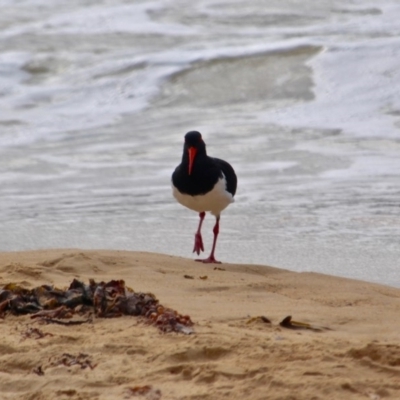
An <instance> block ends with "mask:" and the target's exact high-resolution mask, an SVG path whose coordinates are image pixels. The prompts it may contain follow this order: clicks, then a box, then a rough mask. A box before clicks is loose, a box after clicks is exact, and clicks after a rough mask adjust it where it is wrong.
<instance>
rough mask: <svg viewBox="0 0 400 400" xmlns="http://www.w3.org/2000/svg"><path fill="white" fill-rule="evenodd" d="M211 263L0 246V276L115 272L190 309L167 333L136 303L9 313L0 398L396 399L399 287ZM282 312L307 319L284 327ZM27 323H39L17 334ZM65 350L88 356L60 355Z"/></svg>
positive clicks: (83, 276) (62, 279) (23, 281)
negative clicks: (52, 313)
mask: <svg viewBox="0 0 400 400" xmlns="http://www.w3.org/2000/svg"><path fill="white" fill-rule="evenodd" d="M215 267H216V266H215V265H203V264H200V263H195V262H194V261H192V260H189V259H184V258H177V257H171V256H165V255H161V254H152V253H137V252H124V251H105V250H104V251H85V250H76V249H72V250H48V251H47V250H46V251H33V252H15V253H1V254H0V284H1V287H3V286H4V285H5V284H7V283H10V282H13V283H17V284H19V285H22V286H24V287H27V288H33V287H35V286H39V285H42V284H52V285H55V286H56V287H59V288H63V287H67V286H68V285H69V283H70V282H71V281H72V279H74V278H77V279H80V280H83V281H87V280H88V279H89V278H94V279H96V280H97V281H100V280H110V279H124V280H125V282H126V284H127V285H128V286H130V287H132V288H133V289H134V290H135V291H141V292H152V293H153V294H154V295H155V296H156V297H157V298H158V299H159V300H160V303H162V304H163V305H165V306H168V307H171V308H173V309H176V310H177V311H178V312H180V313H182V314H188V315H189V316H190V317H191V319H192V320H193V322H194V326H193V329H194V331H195V333H194V334H190V335H185V334H182V333H174V332H173V333H166V334H163V333H161V332H160V331H159V330H158V329H157V327H155V326H152V325H148V324H146V323H145V322H144V320H143V318H140V317H133V316H122V317H119V318H95V319H94V320H93V322H90V323H86V324H82V325H79V326H62V325H56V324H43V323H42V324H40V323H39V322H38V321H36V320H34V319H31V318H30V316H29V315H25V316H14V315H11V314H6V315H3V316H2V318H0V332H1V338H2V341H1V344H0V388H1V395H0V398H1V399H10V400H11V399H26V400H28V399H31V400H33V399H35V400H36V399H40V400H47V399H48V400H53V399H59V400H60V399H125V398H143V399H151V400H155V399H215V400H218V399H304V400H306V399H307V400H310V399H374V400H376V399H399V398H400V344H399V339H400V319H399V318H398V316H399V310H400V290H399V289H396V288H391V287H386V286H380V285H377V284H370V283H366V282H361V281H353V280H348V279H342V278H338V277H332V276H326V275H320V274H316V273H295V272H290V271H286V270H282V269H277V268H272V267H267V266H258V265H235V264H221V265H218V266H217V267H218V268H221V269H214V268H215ZM185 276H186V277H185ZM289 315H291V316H292V319H293V321H296V322H302V323H305V324H309V325H305V326H304V327H303V329H302V325H294V327H296V328H298V329H291V328H290V327H289V328H287V327H282V326H280V322H281V321H282V320H283V319H284V318H285V317H287V316H289ZM261 316H262V317H265V318H260V317H261ZM266 319H269V320H270V321H271V322H270V323H268V322H265V321H266ZM32 328H36V329H38V330H40V332H42V334H43V335H44V336H43V337H41V338H38V337H37V336H35V335H32V336H27V332H28V331H29V330H30V331H31V332H32ZM310 328H312V329H310ZM65 354H68V355H69V356H71V357H72V356H76V357H78V358H79V357H80V356H79V355H81V357H83V358H82V359H85V360H86V361H85V362H86V364H83V363H76V364H72V365H66V363H65V362H64V363H61V362H57V360H60V358H62V357H63V355H65ZM64 357H65V356H64ZM38 371H40V373H38Z"/></svg>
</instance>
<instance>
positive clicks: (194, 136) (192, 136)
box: [185, 131, 204, 148]
mask: <svg viewBox="0 0 400 400" xmlns="http://www.w3.org/2000/svg"><path fill="white" fill-rule="evenodd" d="M185 145H186V146H188V147H196V148H197V147H201V146H204V142H203V138H202V137H201V133H200V132H197V131H190V132H188V133H187V134H186V135H185Z"/></svg>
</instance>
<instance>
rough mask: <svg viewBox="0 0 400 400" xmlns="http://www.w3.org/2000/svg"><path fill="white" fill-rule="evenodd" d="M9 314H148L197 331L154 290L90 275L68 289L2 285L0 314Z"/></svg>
mask: <svg viewBox="0 0 400 400" xmlns="http://www.w3.org/2000/svg"><path fill="white" fill-rule="evenodd" d="M7 314H14V315H24V314H31V318H33V319H36V318H39V319H40V320H42V321H46V322H56V323H59V322H61V321H59V320H60V319H67V318H72V317H73V316H75V315H80V316H85V317H86V319H85V320H83V321H74V322H75V323H83V322H90V321H91V318H90V315H93V314H94V316H95V317H98V318H115V317H120V316H123V315H131V316H136V317H143V318H145V319H146V321H148V323H150V324H152V325H155V326H157V327H158V328H159V329H160V330H161V331H162V332H182V333H185V334H191V333H193V332H194V331H193V329H192V328H191V326H192V325H193V322H192V321H191V319H190V317H189V316H188V315H181V314H179V313H178V312H177V311H175V310H172V309H171V308H167V307H164V306H162V305H161V304H160V303H159V301H158V299H157V298H156V297H155V296H154V295H153V294H152V293H140V292H138V293H136V292H134V291H133V290H132V289H130V288H129V287H127V286H126V285H125V281H123V280H111V281H109V282H99V283H97V282H95V281H94V280H93V279H90V280H89V284H85V283H83V282H81V281H78V280H77V279H74V280H73V281H72V282H71V284H70V285H69V287H68V289H65V290H61V289H58V288H55V287H54V286H52V285H41V286H38V287H36V288H34V289H26V288H23V287H21V286H19V285H16V284H13V283H9V284H7V285H5V286H3V287H2V288H1V289H0V317H4V316H5V315H7ZM71 322H73V321H71ZM61 323H62V324H63V325H69V324H68V323H63V322H61ZM71 325H72V324H71Z"/></svg>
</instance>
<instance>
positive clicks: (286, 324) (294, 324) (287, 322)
mask: <svg viewBox="0 0 400 400" xmlns="http://www.w3.org/2000/svg"><path fill="white" fill-rule="evenodd" d="M279 325H280V326H282V327H283V328H287V329H297V330H299V329H308V330H311V331H315V332H322V331H324V330H331V329H330V328H327V327H325V326H316V325H311V324H308V323H306V322H299V321H293V320H292V316H291V315H288V316H287V317H285V318H284V319H283V320H282V321H281V322H280V323H279Z"/></svg>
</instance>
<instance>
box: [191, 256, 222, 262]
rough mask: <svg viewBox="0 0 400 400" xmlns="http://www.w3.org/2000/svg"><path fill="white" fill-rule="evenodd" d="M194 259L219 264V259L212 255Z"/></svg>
mask: <svg viewBox="0 0 400 400" xmlns="http://www.w3.org/2000/svg"><path fill="white" fill-rule="evenodd" d="M196 261H198V262H202V263H203V264H221V261H217V260H216V259H215V257H214V256H210V257H208V258H204V259H200V258H199V259H197V260H196Z"/></svg>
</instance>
